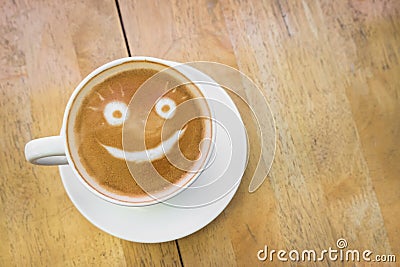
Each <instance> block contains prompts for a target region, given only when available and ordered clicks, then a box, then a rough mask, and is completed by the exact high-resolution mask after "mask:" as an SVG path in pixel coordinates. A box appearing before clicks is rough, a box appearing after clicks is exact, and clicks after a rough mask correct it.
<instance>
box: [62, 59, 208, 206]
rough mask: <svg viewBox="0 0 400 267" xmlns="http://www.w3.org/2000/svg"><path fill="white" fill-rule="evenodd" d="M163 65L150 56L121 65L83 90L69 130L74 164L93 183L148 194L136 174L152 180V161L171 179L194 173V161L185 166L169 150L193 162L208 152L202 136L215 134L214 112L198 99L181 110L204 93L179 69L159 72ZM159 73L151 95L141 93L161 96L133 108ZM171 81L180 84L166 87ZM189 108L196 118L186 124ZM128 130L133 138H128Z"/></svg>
mask: <svg viewBox="0 0 400 267" xmlns="http://www.w3.org/2000/svg"><path fill="white" fill-rule="evenodd" d="M131 64H132V63H131ZM163 68H165V66H162V65H161V64H158V63H150V62H142V63H134V64H132V65H131V66H125V67H119V66H116V67H115V69H114V70H113V71H112V72H110V73H109V74H104V75H103V77H102V76H101V75H100V77H97V78H94V79H93V81H91V82H89V83H88V84H87V86H86V87H87V88H85V90H82V91H84V92H85V93H84V94H85V95H84V97H82V100H81V103H80V105H79V109H77V110H76V112H75V114H74V116H73V119H74V123H73V125H74V126H73V129H69V130H68V131H67V132H68V135H70V136H69V138H68V142H69V143H73V145H70V147H71V148H72V147H76V148H77V149H76V151H75V152H74V151H73V152H72V153H76V157H73V159H74V164H75V165H76V167H77V169H78V171H79V172H80V173H81V174H82V175H81V176H82V177H84V178H85V177H88V178H85V180H86V182H87V183H88V184H89V185H90V186H91V187H93V188H94V189H95V190H97V191H99V192H100V193H102V194H105V195H107V196H109V197H111V198H116V199H119V200H126V201H130V200H132V199H135V198H138V197H139V198H140V197H143V196H146V195H147V193H146V192H145V190H143V189H142V188H141V187H140V186H139V185H138V183H137V182H136V180H135V179H134V178H140V179H141V180H143V179H149V181H151V178H152V177H146V175H147V176H150V175H151V173H152V172H150V171H148V169H146V168H148V166H150V165H151V167H152V168H154V169H155V170H156V172H157V173H158V174H159V175H160V176H161V177H162V178H163V179H165V180H166V181H168V182H170V183H171V184H177V183H179V182H180V181H182V180H184V179H190V176H191V175H192V173H190V172H189V171H188V169H190V166H186V168H184V169H182V168H180V167H179V166H177V164H174V163H173V162H170V160H169V158H168V157H167V155H174V154H176V155H178V154H179V155H183V156H184V157H185V159H187V160H188V162H189V164H190V162H192V161H193V162H195V160H197V159H199V157H200V156H201V155H202V153H205V151H201V149H199V148H200V144H201V142H202V140H203V139H204V138H209V137H210V135H211V133H210V129H211V123H210V120H209V119H207V118H206V117H209V114H204V113H205V110H207V108H205V106H206V105H207V104H206V103H205V102H204V103H203V104H202V103H201V102H196V101H194V102H193V103H191V104H190V105H187V107H186V111H185V112H180V111H179V109H178V108H177V107H179V105H181V104H182V103H185V102H186V101H188V100H192V99H196V98H199V97H202V94H201V92H200V91H199V89H198V88H197V87H196V86H194V85H193V84H190V82H189V83H188V80H185V77H184V76H183V75H178V74H177V72H175V71H170V72H165V73H164V72H162V73H161V75H160V70H162V69H163ZM156 74H157V75H159V77H158V79H157V80H156V81H155V82H154V83H153V84H152V88H151V90H148V94H149V95H148V97H147V96H146V97H142V99H141V101H144V102H145V101H154V100H156V101H155V102H154V103H146V104H147V105H143V106H151V110H141V106H138V105H136V106H135V107H132V108H131V107H130V106H129V103H130V102H131V100H132V98H133V97H134V95H135V93H136V92H137V91H138V89H139V88H140V87H141V86H142V85H143V84H144V83H145V82H146V81H147V80H148V79H149V78H151V77H153V76H154V75H156ZM96 79H97V80H96ZM171 84H172V85H174V84H176V85H177V86H175V87H173V88H171V89H169V90H165V89H166V88H167V87H168V86H169V85H171ZM150 94H151V95H150ZM142 95H143V94H142ZM144 102H143V103H144ZM188 103H189V102H188ZM188 112H189V113H190V112H191V113H192V115H194V116H193V117H195V118H194V119H192V120H190V121H188V122H187V123H186V124H185V125H182V118H183V117H184V116H187V113H188ZM144 113H146V114H147V116H145V117H143V118H146V120H143V119H142V120H139V119H135V116H136V115H137V114H144ZM175 121H176V123H175ZM166 122H168V123H166ZM124 127H125V128H124ZM140 129H144V132H143V131H141V130H140ZM123 131H124V133H123ZM123 134H124V138H125V136H128V138H129V140H125V141H124V142H123V138H122V137H123ZM77 159H78V160H77ZM132 164H133V165H134V166H135V168H134V169H136V170H139V171H137V172H135V173H132V171H130V169H131V168H128V165H132ZM193 164H194V163H193ZM134 176H140V177H134ZM153 189H154V190H155V191H157V190H164V189H165V188H153Z"/></svg>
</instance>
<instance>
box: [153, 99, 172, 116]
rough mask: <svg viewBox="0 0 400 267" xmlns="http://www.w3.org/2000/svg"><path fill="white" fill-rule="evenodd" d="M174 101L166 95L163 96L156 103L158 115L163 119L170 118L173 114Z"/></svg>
mask: <svg viewBox="0 0 400 267" xmlns="http://www.w3.org/2000/svg"><path fill="white" fill-rule="evenodd" d="M175 108H176V104H175V101H174V100H172V99H171V98H168V97H163V98H161V99H160V100H158V102H157V104H156V112H157V114H158V116H160V117H161V118H164V119H171V118H172V117H173V116H174V115H175Z"/></svg>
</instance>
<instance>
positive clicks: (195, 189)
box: [59, 87, 247, 243]
mask: <svg viewBox="0 0 400 267" xmlns="http://www.w3.org/2000/svg"><path fill="white" fill-rule="evenodd" d="M211 89H212V90H211ZM210 90H211V91H210V92H209V94H208V97H209V96H210V95H211V97H212V98H213V99H214V100H216V101H220V102H222V103H224V104H225V105H226V106H227V107H229V108H230V109H231V110H232V111H233V112H232V114H234V115H235V116H238V117H237V118H239V120H237V119H236V120H235V119H233V120H232V118H230V117H229V116H232V114H231V115H229V114H227V112H226V110H219V109H218V108H216V109H214V116H215V118H216V120H217V121H225V122H226V121H228V122H229V123H230V124H229V127H225V128H229V135H231V134H233V135H234V136H233V139H231V138H232V137H231V136H227V135H226V133H225V134H224V127H221V126H220V125H218V126H217V129H216V130H217V131H216V132H217V136H216V147H215V149H216V151H217V152H216V158H215V162H214V163H213V164H212V165H211V167H210V168H208V169H207V170H205V171H204V172H203V173H202V174H201V175H200V176H199V177H198V178H197V180H196V181H195V182H194V183H193V184H192V185H191V186H190V187H189V188H188V189H187V190H185V191H183V192H182V193H180V194H179V195H177V196H176V197H174V198H172V202H170V203H171V204H172V205H167V204H164V203H159V204H155V205H152V206H146V207H125V206H119V205H116V204H112V203H110V202H107V201H105V200H103V199H101V198H99V197H97V196H95V195H94V194H93V193H91V192H89V191H88V190H87V189H86V188H85V187H84V185H83V184H81V182H80V181H79V180H78V179H77V178H75V177H74V174H73V172H72V169H71V168H70V167H69V166H68V165H65V166H60V167H59V170H60V174H61V178H62V181H63V184H64V187H65V189H66V191H67V194H68V196H69V198H70V199H71V201H72V202H73V204H74V205H75V206H76V208H77V209H78V210H79V212H80V213H81V214H82V215H83V216H84V217H85V218H86V219H88V220H89V221H90V222H91V223H92V224H94V225H95V226H97V227H98V228H100V229H101V230H103V231H105V232H107V233H109V234H111V235H113V236H116V237H118V238H121V239H125V240H129V241H134V242H141V243H158V242H166V241H171V240H175V239H179V238H182V237H185V236H187V235H190V234H192V233H194V232H196V231H198V230H200V229H201V228H203V227H204V226H206V225H207V224H209V223H210V222H211V221H212V220H214V219H215V218H216V217H217V216H218V215H219V214H220V213H221V212H222V211H223V210H224V209H225V207H226V206H227V205H228V204H229V202H230V201H231V199H232V198H233V196H234V195H235V193H236V190H237V188H238V187H239V184H240V180H241V177H242V176H243V173H244V171H245V168H246V160H247V137H246V130H245V128H244V125H243V122H242V121H241V119H240V114H239V111H238V110H237V108H236V106H235V104H234V103H233V101H232V99H231V98H230V97H229V96H228V94H227V93H226V92H225V91H224V90H222V89H221V88H220V87H219V88H218V87H213V88H210ZM232 129H233V132H232V133H231V131H232ZM232 140H233V141H235V140H236V141H235V146H234V147H235V149H234V150H233V153H231V158H229V155H227V153H225V152H226V149H227V145H229V144H230V143H231V142H232ZM227 159H228V160H229V161H230V162H233V163H232V164H230V163H229V166H228V169H226V170H225V168H226V167H227V165H226V166H222V165H223V164H224V163H223V162H224V161H226V160H227ZM221 169H222V170H224V172H223V173H224V174H223V176H222V177H221V178H220V179H219V180H221V181H225V182H224V184H230V185H229V188H227V187H226V186H224V185H222V184H221V183H218V182H215V183H213V181H214V180H215V179H216V178H215V173H217V174H219V173H221ZM191 190H192V191H191ZM217 195H218V196H220V197H219V198H215V197H214V201H211V202H210V201H208V199H207V197H208V196H217ZM201 198H204V199H203V200H201ZM174 199H175V200H176V201H174ZM199 199H200V201H198V200H199ZM194 200H195V201H194ZM202 202H204V203H205V202H209V203H210V204H206V205H199V203H202ZM176 203H190V206H197V207H193V208H188V207H186V208H182V207H176V206H174V205H175V204H176Z"/></svg>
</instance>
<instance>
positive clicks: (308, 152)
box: [0, 0, 400, 266]
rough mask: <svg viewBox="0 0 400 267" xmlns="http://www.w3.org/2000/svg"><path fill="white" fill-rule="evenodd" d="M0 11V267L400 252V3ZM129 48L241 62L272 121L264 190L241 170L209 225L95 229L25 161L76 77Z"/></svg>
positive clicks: (27, 4)
mask: <svg viewBox="0 0 400 267" xmlns="http://www.w3.org/2000/svg"><path fill="white" fill-rule="evenodd" d="M0 13H1V16H0V58H1V64H0V95H1V97H0V114H1V120H0V130H1V136H0V142H1V143H0V144H1V148H2V149H1V154H0V155H1V157H0V188H1V189H0V200H1V204H0V218H1V219H0V236H1V242H0V266H13V265H18V266H26V265H30V264H31V265H33V266H46V265H47V266H64V265H66V266H72V265H74V266H75V265H78V266H87V265H95V266H99V265H101V266H103V265H104V266H111V265H115V266H125V265H128V266H140V265H143V266H144V265H166V266H174V265H186V266H209V265H213V266H234V265H239V266H252V265H257V264H263V263H262V262H260V261H259V260H258V259H257V252H258V251H259V250H260V249H263V248H264V246H265V245H268V247H269V248H270V249H285V250H288V251H289V250H291V249H297V250H304V249H315V250H322V249H327V248H329V247H333V248H336V241H337V239H338V238H345V239H346V240H347V242H348V248H349V249H359V250H365V249H369V250H372V251H373V252H374V254H395V255H397V258H398V261H400V238H399V237H400V164H399V162H400V149H399V144H400V142H399V140H400V119H399V118H400V115H399V114H400V98H399V96H400V2H399V1H397V0H388V1H386V0H383V1H372V0H365V1H360V0H354V1H328V0H326V1H308V0H304V1H296V0H293V1H285V0H276V1H264V2H262V1H236V0H223V1H216V0H209V1H204V0H201V1H189V0H183V1H161V0H160V1H139V0H137V1H124V0H117V1H116V2H114V1H97V0H86V1H80V0H71V1H61V0H54V1H22V0H3V1H1V3H0ZM128 55H147V56H154V57H160V58H165V59H169V60H175V61H180V62H186V61H194V60H208V61H216V62H220V63H224V64H227V65H229V66H232V67H235V68H238V69H239V70H240V71H243V72H244V73H245V74H247V75H249V77H251V78H252V79H253V80H254V81H255V83H256V84H257V85H258V86H259V87H260V88H262V90H263V93H265V95H266V97H267V99H268V101H269V103H270V105H271V109H272V111H273V113H274V117H275V120H276V125H277V150H276V155H275V161H274V163H273V166H272V169H271V171H270V173H269V176H268V179H267V180H266V181H265V182H264V184H263V185H262V186H261V188H260V189H259V190H258V191H256V192H255V193H253V194H250V193H248V192H247V187H248V184H249V182H250V178H251V177H249V175H247V174H246V175H245V177H244V178H243V181H242V184H241V186H240V188H239V190H238V192H237V194H236V195H235V197H234V198H233V200H232V202H231V203H230V205H229V206H228V207H227V209H226V210H225V211H224V212H223V213H222V214H221V215H220V216H219V217H218V218H217V219H216V220H215V221H213V222H212V223H211V224H209V225H208V226H207V227H205V228H203V229H202V230H200V231H198V232H196V233H195V234H192V235H190V236H188V237H185V238H183V239H180V240H178V241H174V242H168V243H162V244H137V243H132V242H127V241H123V240H120V239H118V238H115V237H113V236H110V235H108V234H106V233H104V232H102V231H101V230H99V229H97V228H96V227H95V226H93V225H92V224H90V223H89V222H88V221H87V220H86V219H85V218H84V217H83V216H82V215H81V214H80V213H79V212H78V211H77V210H76V208H75V207H74V206H73V205H72V203H71V202H70V200H69V199H68V197H67V195H66V193H65V191H64V188H63V186H62V183H61V180H60V178H59V173H58V169H57V168H56V167H39V166H33V165H31V164H28V163H27V162H25V159H24V154H23V151H24V145H25V143H26V142H27V141H28V140H30V139H33V138H37V137H41V136H46V135H56V134H58V133H59V130H60V126H61V121H62V116H63V111H64V107H65V105H66V103H67V100H68V98H69V97H70V94H71V92H72V91H73V89H74V88H75V86H76V85H77V84H78V83H79V82H80V81H81V79H82V78H83V77H84V76H86V75H87V74H88V73H89V72H91V71H92V70H93V69H95V68H96V67H98V66H100V65H102V64H104V63H106V62H108V61H111V60H113V59H116V58H120V57H125V56H128ZM252 142H254V141H252ZM250 163H251V162H250ZM328 263H329V264H330V265H331V266H336V265H340V266H342V265H343V264H344V263H339V262H332V261H331V262H327V261H325V263H324V264H323V265H324V266H326V264H328ZM264 264H269V266H272V265H279V264H282V265H290V264H292V265H293V266H294V265H296V263H294V262H291V263H285V264H284V263H280V262H279V261H277V260H275V261H274V262H272V263H271V262H268V261H266V262H264ZM313 264H316V265H320V264H321V263H307V262H303V263H300V265H303V266H310V265H313ZM363 264H364V263H358V264H356V265H358V266H363ZM344 265H347V264H344ZM349 265H351V266H353V265H354V264H353V263H351V264H350V263H349Z"/></svg>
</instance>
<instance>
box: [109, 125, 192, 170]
mask: <svg viewBox="0 0 400 267" xmlns="http://www.w3.org/2000/svg"><path fill="white" fill-rule="evenodd" d="M185 130H186V127H185V128H183V129H182V130H178V131H176V132H175V133H174V134H173V135H172V136H171V137H169V138H168V139H167V140H165V141H163V142H161V143H160V144H159V145H158V146H156V147H154V148H151V149H146V150H142V151H124V150H122V149H119V148H116V147H112V146H106V145H103V144H101V145H102V146H103V147H104V148H105V149H106V150H107V151H108V153H110V154H111V156H113V157H115V158H118V159H122V160H127V161H133V162H136V163H140V162H144V161H153V160H158V159H161V158H163V157H164V156H165V154H167V153H168V152H169V151H170V150H171V149H172V148H173V146H174V145H175V144H176V143H177V142H178V140H179V137H180V136H181V135H182V134H183V133H184V132H185Z"/></svg>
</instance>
